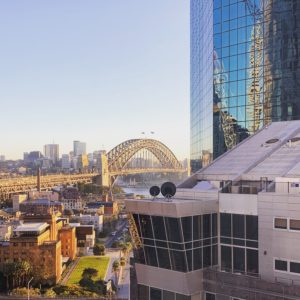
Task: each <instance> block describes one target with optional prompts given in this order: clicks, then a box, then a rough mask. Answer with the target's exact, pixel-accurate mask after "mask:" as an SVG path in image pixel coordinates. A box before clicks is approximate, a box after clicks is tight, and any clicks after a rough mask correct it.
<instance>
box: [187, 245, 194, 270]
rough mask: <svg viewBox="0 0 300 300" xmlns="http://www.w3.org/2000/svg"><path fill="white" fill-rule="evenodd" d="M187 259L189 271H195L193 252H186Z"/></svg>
mask: <svg viewBox="0 0 300 300" xmlns="http://www.w3.org/2000/svg"><path fill="white" fill-rule="evenodd" d="M186 259H187V263H188V268H189V271H193V251H192V250H188V251H186Z"/></svg>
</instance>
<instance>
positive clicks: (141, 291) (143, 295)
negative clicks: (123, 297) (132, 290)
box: [138, 284, 149, 300]
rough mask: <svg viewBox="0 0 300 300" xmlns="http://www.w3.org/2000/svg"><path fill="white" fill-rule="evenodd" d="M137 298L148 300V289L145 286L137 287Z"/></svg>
mask: <svg viewBox="0 0 300 300" xmlns="http://www.w3.org/2000/svg"><path fill="white" fill-rule="evenodd" d="M138 298H139V299H140V300H149V287H148V286H146V285H142V284H139V285H138Z"/></svg>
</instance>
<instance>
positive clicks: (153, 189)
mask: <svg viewBox="0 0 300 300" xmlns="http://www.w3.org/2000/svg"><path fill="white" fill-rule="evenodd" d="M149 192H150V195H151V196H152V197H157V196H158V195H159V193H160V188H159V187H158V186H157V185H154V186H151V188H150V190H149Z"/></svg>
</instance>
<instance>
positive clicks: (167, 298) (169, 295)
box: [163, 291, 175, 300]
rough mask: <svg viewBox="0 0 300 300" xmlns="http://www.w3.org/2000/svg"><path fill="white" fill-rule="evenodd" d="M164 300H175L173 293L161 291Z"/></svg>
mask: <svg viewBox="0 0 300 300" xmlns="http://www.w3.org/2000/svg"><path fill="white" fill-rule="evenodd" d="M163 299H164V300H175V293H173V292H169V291H163Z"/></svg>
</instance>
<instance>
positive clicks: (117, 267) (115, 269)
mask: <svg viewBox="0 0 300 300" xmlns="http://www.w3.org/2000/svg"><path fill="white" fill-rule="evenodd" d="M119 270H120V263H119V261H118V260H115V261H114V262H113V264H112V271H113V272H114V274H115V283H116V285H118V273H119Z"/></svg>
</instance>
